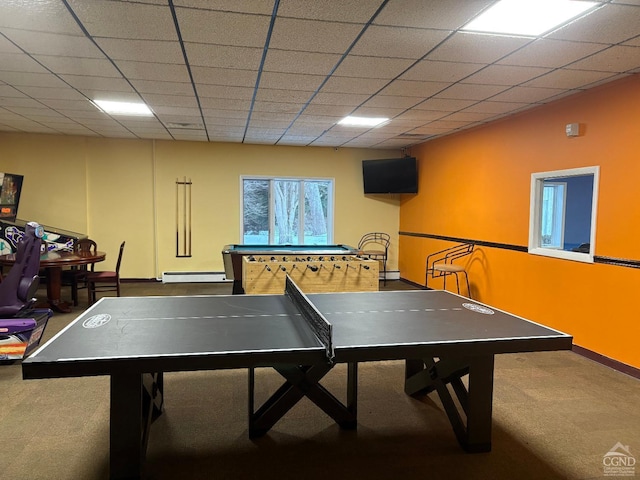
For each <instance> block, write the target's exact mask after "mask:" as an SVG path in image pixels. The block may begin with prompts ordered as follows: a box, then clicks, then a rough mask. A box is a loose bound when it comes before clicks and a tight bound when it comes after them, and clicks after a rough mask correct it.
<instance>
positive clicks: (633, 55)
mask: <svg viewBox="0 0 640 480" xmlns="http://www.w3.org/2000/svg"><path fill="white" fill-rule="evenodd" d="M638 65H640V46H639V47H632V46H614V47H610V48H607V49H606V50H602V51H600V52H598V53H594V54H593V55H591V56H590V57H587V58H584V59H582V60H578V61H577V62H575V63H572V64H571V65H569V66H568V67H567V68H569V69H571V70H573V69H576V70H595V71H599V72H618V73H621V72H627V71H631V70H634V69H636V68H638Z"/></svg>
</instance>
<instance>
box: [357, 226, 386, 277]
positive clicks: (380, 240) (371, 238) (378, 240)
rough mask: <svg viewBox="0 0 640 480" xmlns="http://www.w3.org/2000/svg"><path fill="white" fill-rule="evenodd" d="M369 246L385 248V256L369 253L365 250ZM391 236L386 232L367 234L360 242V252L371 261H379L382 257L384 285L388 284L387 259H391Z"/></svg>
mask: <svg viewBox="0 0 640 480" xmlns="http://www.w3.org/2000/svg"><path fill="white" fill-rule="evenodd" d="M367 244H376V245H380V246H381V247H384V256H383V255H382V254H381V253H368V252H367V251H366V249H365V248H364V247H365V246H366V245H367ZM390 244H391V236H390V235H389V234H388V233H384V232H371V233H365V234H364V235H363V236H362V238H361V239H360V241H359V242H358V252H359V255H361V256H366V257H367V258H369V259H370V260H379V259H380V257H382V271H383V272H384V277H383V285H386V284H387V259H388V258H389V245H390Z"/></svg>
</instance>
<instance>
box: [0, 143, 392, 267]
mask: <svg viewBox="0 0 640 480" xmlns="http://www.w3.org/2000/svg"><path fill="white" fill-rule="evenodd" d="M396 156H399V152H397V151H395V150H371V149H349V148H340V149H337V150H335V149H333V148H319V147H274V146H258V145H242V144H222V143H204V142H170V141H151V140H119V139H98V138H88V137H67V136H52V135H37V134H13V133H0V171H4V172H11V173H18V174H23V175H25V182H24V187H23V192H22V199H21V204H20V210H19V212H18V217H19V218H21V219H23V220H35V221H38V222H40V223H42V224H45V225H51V226H56V227H59V228H64V229H67V230H73V231H77V232H82V233H87V234H88V235H89V236H90V237H91V238H93V239H95V240H96V241H97V242H98V246H99V248H100V249H102V250H105V251H107V252H108V254H109V255H110V256H109V257H108V259H107V261H106V263H105V268H106V267H107V266H108V265H112V263H113V262H114V261H115V258H114V257H115V254H116V252H117V248H118V245H119V244H120V242H121V241H123V240H126V242H127V247H126V249H125V260H124V261H123V266H122V271H121V273H122V275H123V277H125V278H159V277H160V276H161V275H162V272H165V271H222V270H223V266H222V256H221V254H220V251H221V249H222V247H223V246H224V245H225V244H228V243H239V242H240V241H241V239H240V191H239V190H240V176H241V175H278V176H288V177H324V178H333V179H335V220H334V243H344V244H349V245H355V244H357V242H358V240H359V238H360V236H361V235H362V234H364V233H366V232H369V231H384V232H388V233H389V234H391V236H392V245H391V252H390V261H389V267H388V269H389V270H396V269H397V257H398V222H399V205H400V198H399V196H390V195H366V196H365V195H364V194H363V189H362V167H361V161H362V160H364V159H372V158H390V157H396ZM183 177H187V178H188V179H191V181H192V182H193V186H192V202H193V206H192V252H191V254H192V256H191V258H176V244H175V242H176V226H175V223H176V222H175V209H176V200H175V195H176V186H175V182H176V179H182V178H183Z"/></svg>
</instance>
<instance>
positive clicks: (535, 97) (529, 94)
mask: <svg viewBox="0 0 640 480" xmlns="http://www.w3.org/2000/svg"><path fill="white" fill-rule="evenodd" d="M562 92H564V90H562V89H560V88H538V87H513V88H510V89H509V90H506V91H504V92H503V93H500V94H498V95H495V96H494V97H492V98H491V100H492V101H495V102H523V103H536V102H542V101H544V100H546V99H547V98H550V97H553V96H555V95H559V94H561V93H562Z"/></svg>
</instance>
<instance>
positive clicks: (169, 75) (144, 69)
mask: <svg viewBox="0 0 640 480" xmlns="http://www.w3.org/2000/svg"><path fill="white" fill-rule="evenodd" d="M117 66H118V68H119V69H120V70H121V71H122V73H124V75H125V77H127V78H130V79H140V80H158V81H161V82H166V81H168V82H182V83H186V82H190V78H189V72H188V70H187V68H186V67H185V66H184V65H176V64H171V63H147V62H131V61H128V60H118V61H117Z"/></svg>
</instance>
